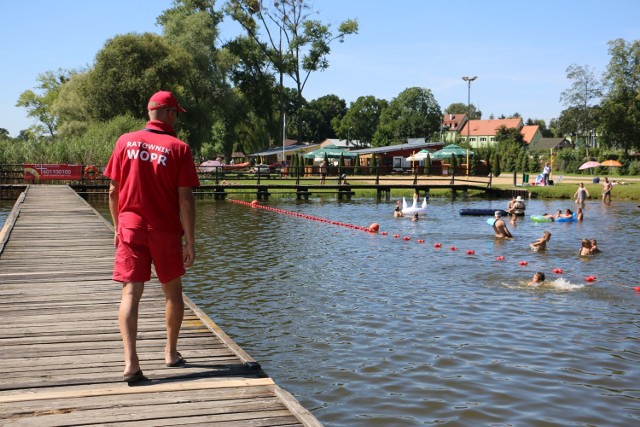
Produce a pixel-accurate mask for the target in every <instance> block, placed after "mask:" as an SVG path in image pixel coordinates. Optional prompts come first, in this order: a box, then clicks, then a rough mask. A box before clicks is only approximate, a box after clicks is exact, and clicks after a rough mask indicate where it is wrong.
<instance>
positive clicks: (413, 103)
mask: <svg viewBox="0 0 640 427" xmlns="http://www.w3.org/2000/svg"><path fill="white" fill-rule="evenodd" d="M441 123H442V112H441V109H440V105H438V102H437V101H436V100H435V98H434V96H433V94H432V93H431V91H430V90H429V89H426V88H419V87H412V88H408V89H405V90H404V91H402V92H401V93H400V94H399V95H398V96H397V97H396V98H394V99H393V100H392V101H391V102H390V103H389V107H388V108H385V109H384V110H383V111H382V114H381V115H380V124H379V127H378V129H377V131H376V133H375V135H374V140H373V145H375V146H378V147H381V146H386V145H391V144H392V143H394V142H395V143H402V142H404V141H406V139H407V138H412V137H420V136H421V137H424V138H425V139H429V138H430V137H431V135H433V134H434V133H435V132H437V131H439V130H440V125H441Z"/></svg>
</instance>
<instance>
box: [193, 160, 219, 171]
mask: <svg viewBox="0 0 640 427" xmlns="http://www.w3.org/2000/svg"><path fill="white" fill-rule="evenodd" d="M221 167H222V163H220V161H219V160H206V161H204V162H202V163H200V166H198V170H199V171H200V172H213V171H215V170H216V168H221Z"/></svg>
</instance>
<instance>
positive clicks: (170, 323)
mask: <svg viewBox="0 0 640 427" xmlns="http://www.w3.org/2000/svg"><path fill="white" fill-rule="evenodd" d="M162 290H163V291H164V298H165V304H166V308H165V316H166V323H167V345H166V346H165V349H164V361H165V363H166V364H172V363H175V362H177V361H178V360H179V359H180V356H178V336H179V335H180V327H181V326H182V319H183V317H184V300H183V299H182V281H181V280H180V278H179V277H178V278H177V279H175V280H172V281H170V282H168V283H163V284H162Z"/></svg>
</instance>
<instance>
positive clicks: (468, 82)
mask: <svg viewBox="0 0 640 427" xmlns="http://www.w3.org/2000/svg"><path fill="white" fill-rule="evenodd" d="M477 78H478V76H473V77H468V76H464V77H463V78H462V80H464V81H465V82H467V87H468V89H467V179H468V178H469V144H470V142H469V137H470V134H471V82H472V81H474V80H475V79H477Z"/></svg>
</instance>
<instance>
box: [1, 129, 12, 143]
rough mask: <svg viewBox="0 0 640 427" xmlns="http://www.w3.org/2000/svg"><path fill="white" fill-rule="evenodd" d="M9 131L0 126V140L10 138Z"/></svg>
mask: <svg viewBox="0 0 640 427" xmlns="http://www.w3.org/2000/svg"><path fill="white" fill-rule="evenodd" d="M10 138H11V136H10V135H9V131H8V130H7V129H5V128H0V140H3V139H10Z"/></svg>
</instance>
